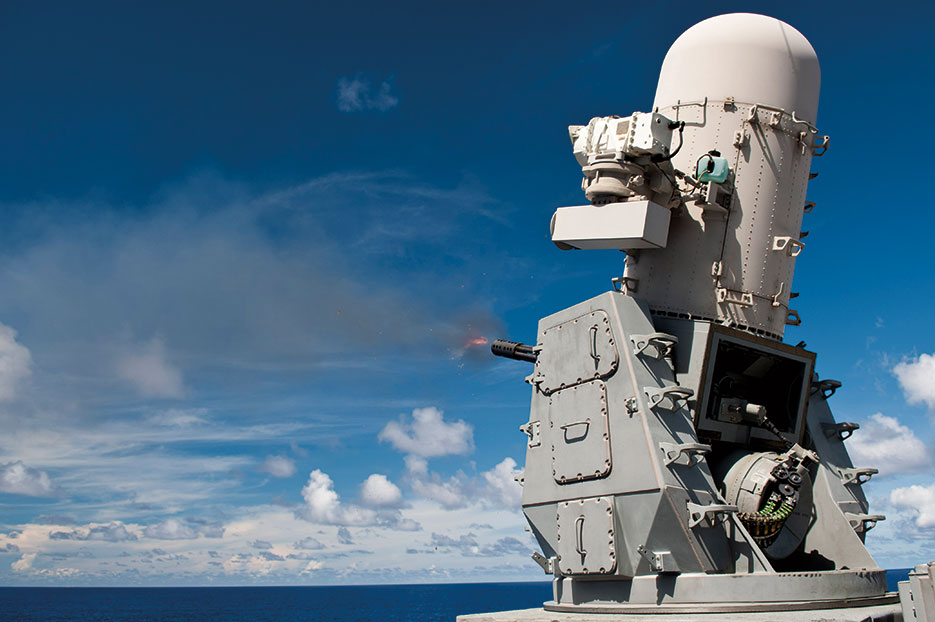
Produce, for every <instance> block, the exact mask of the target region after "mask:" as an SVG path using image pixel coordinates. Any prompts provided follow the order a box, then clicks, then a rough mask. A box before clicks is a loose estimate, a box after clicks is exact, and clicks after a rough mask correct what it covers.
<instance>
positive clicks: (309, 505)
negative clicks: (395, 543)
mask: <svg viewBox="0 0 935 622" xmlns="http://www.w3.org/2000/svg"><path fill="white" fill-rule="evenodd" d="M387 483H388V484H391V482H389V480H387ZM391 485H392V484H391ZM382 492H384V493H385V492H386V490H385V489H384V490H383V491H382ZM302 497H303V498H304V499H305V505H304V506H302V507H301V508H300V509H299V510H298V511H297V512H296V515H297V516H299V517H300V518H303V519H305V520H307V521H310V522H313V523H319V524H322V525H338V526H341V527H348V526H350V527H372V526H380V527H387V528H389V529H396V530H399V531H418V530H419V529H421V528H422V527H421V525H419V523H417V522H416V521H414V520H411V519H408V518H403V516H402V513H401V512H400V511H399V510H398V509H396V508H391V507H381V508H379V509H371V508H365V507H361V506H359V505H354V504H352V503H342V502H341V500H340V498H339V497H338V493H337V492H335V490H334V482H333V481H332V480H331V477H329V476H328V474H327V473H323V472H321V471H320V470H318V469H315V470H314V471H312V472H311V473H310V474H309V476H308V483H307V484H306V485H305V487H304V488H302ZM344 533H348V532H344Z"/></svg>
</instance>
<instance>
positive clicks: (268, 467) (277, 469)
mask: <svg viewBox="0 0 935 622" xmlns="http://www.w3.org/2000/svg"><path fill="white" fill-rule="evenodd" d="M257 470H259V471H262V472H264V473H269V474H270V475H272V476H273V477H292V476H293V475H294V474H295V460H293V459H292V458H287V457H286V456H267V457H266V460H264V461H263V462H262V464H260V466H258V467H257Z"/></svg>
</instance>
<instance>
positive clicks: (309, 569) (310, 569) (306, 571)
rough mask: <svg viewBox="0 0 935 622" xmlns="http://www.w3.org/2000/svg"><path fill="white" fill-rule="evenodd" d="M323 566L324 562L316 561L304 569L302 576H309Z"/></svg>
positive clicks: (309, 563)
mask: <svg viewBox="0 0 935 622" xmlns="http://www.w3.org/2000/svg"><path fill="white" fill-rule="evenodd" d="M322 566H324V564H323V563H322V562H317V561H315V560H312V561H310V562H308V563H307V564H306V565H305V568H303V569H302V573H301V574H309V573H312V572H314V571H316V570H320V569H321V567H322Z"/></svg>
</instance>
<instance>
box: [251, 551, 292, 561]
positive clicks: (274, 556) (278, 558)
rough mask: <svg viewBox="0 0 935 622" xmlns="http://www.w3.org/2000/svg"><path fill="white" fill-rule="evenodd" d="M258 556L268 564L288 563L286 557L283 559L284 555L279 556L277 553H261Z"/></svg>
mask: <svg viewBox="0 0 935 622" xmlns="http://www.w3.org/2000/svg"><path fill="white" fill-rule="evenodd" d="M257 555H258V556H259V557H261V558H262V559H265V560H266V561H268V562H284V561H286V558H285V557H283V556H282V555H277V554H276V553H273V552H272V551H260V552H259V553H257Z"/></svg>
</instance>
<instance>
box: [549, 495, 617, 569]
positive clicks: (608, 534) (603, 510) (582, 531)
mask: <svg viewBox="0 0 935 622" xmlns="http://www.w3.org/2000/svg"><path fill="white" fill-rule="evenodd" d="M612 501H613V498H612V497H592V498H590V499H576V500H574V501H563V502H562V503H559V504H558V514H557V516H556V518H557V520H558V548H557V551H556V552H557V553H558V564H559V570H560V571H561V572H562V574H611V573H613V572H614V570H615V569H616V568H617V556H616V552H615V550H614V510H613V502H612Z"/></svg>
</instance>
